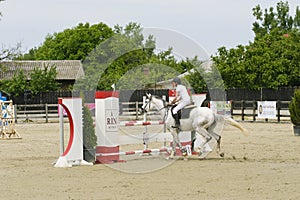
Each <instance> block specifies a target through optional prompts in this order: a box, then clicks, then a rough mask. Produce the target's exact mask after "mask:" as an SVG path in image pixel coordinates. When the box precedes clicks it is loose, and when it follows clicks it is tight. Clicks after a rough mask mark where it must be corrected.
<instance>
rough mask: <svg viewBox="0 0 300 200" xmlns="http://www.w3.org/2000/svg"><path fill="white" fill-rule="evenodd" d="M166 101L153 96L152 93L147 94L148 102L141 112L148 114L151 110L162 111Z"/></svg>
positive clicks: (146, 101)
mask: <svg viewBox="0 0 300 200" xmlns="http://www.w3.org/2000/svg"><path fill="white" fill-rule="evenodd" d="M164 104H165V102H164V100H163V99H161V98H160V97H157V96H155V95H151V94H150V93H146V100H145V102H144V104H143V106H142V107H141V112H142V113H144V112H148V111H149V110H154V109H156V110H161V109H162V108H164Z"/></svg>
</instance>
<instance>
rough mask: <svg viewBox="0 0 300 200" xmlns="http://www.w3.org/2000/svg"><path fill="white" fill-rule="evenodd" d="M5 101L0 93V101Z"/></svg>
mask: <svg viewBox="0 0 300 200" xmlns="http://www.w3.org/2000/svg"><path fill="white" fill-rule="evenodd" d="M6 100H7V99H6V97H3V96H2V92H0V101H6Z"/></svg>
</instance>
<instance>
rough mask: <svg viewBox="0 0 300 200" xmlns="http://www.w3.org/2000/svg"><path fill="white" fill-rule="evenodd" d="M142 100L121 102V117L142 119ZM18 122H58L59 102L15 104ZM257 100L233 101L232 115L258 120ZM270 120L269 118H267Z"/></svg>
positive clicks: (280, 115)
mask: <svg viewBox="0 0 300 200" xmlns="http://www.w3.org/2000/svg"><path fill="white" fill-rule="evenodd" d="M288 103H289V101H277V105H276V107H277V115H276V117H277V118H276V121H277V122H281V121H282V120H289V117H290V114H289V111H288ZM141 106H142V102H122V103H120V117H122V116H123V117H126V118H131V119H135V120H140V119H142V118H143V116H141V115H140V113H139V109H140V108H141ZM15 109H16V110H15V113H16V116H15V119H16V122H18V123H19V122H26V121H40V122H46V123H48V122H56V121H57V122H58V104H34V105H15ZM257 112H258V111H257V101H232V104H231V116H232V118H234V119H237V120H242V121H257V116H258V114H257ZM265 121H268V119H265Z"/></svg>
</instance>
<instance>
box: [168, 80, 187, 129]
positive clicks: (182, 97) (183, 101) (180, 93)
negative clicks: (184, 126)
mask: <svg viewBox="0 0 300 200" xmlns="http://www.w3.org/2000/svg"><path fill="white" fill-rule="evenodd" d="M172 85H173V87H175V88H176V96H175V98H174V99H173V101H172V102H171V103H169V105H173V104H175V103H177V102H178V104H177V105H176V106H175V108H174V109H173V111H172V114H173V117H174V119H175V126H172V127H173V128H179V127H180V121H179V116H178V113H177V112H178V111H179V110H181V109H182V108H183V107H185V106H186V105H189V104H191V98H190V95H189V93H188V91H187V89H186V87H185V86H184V85H182V84H181V80H180V78H178V77H175V78H174V79H173V81H172Z"/></svg>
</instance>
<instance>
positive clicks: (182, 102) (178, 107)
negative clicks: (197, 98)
mask: <svg viewBox="0 0 300 200" xmlns="http://www.w3.org/2000/svg"><path fill="white" fill-rule="evenodd" d="M190 103H191V102H190V101H181V102H180V103H179V104H178V105H177V106H176V107H175V108H174V109H173V115H175V114H177V112H178V111H179V110H181V109H182V108H183V107H184V106H187V105H189V104H190Z"/></svg>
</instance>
